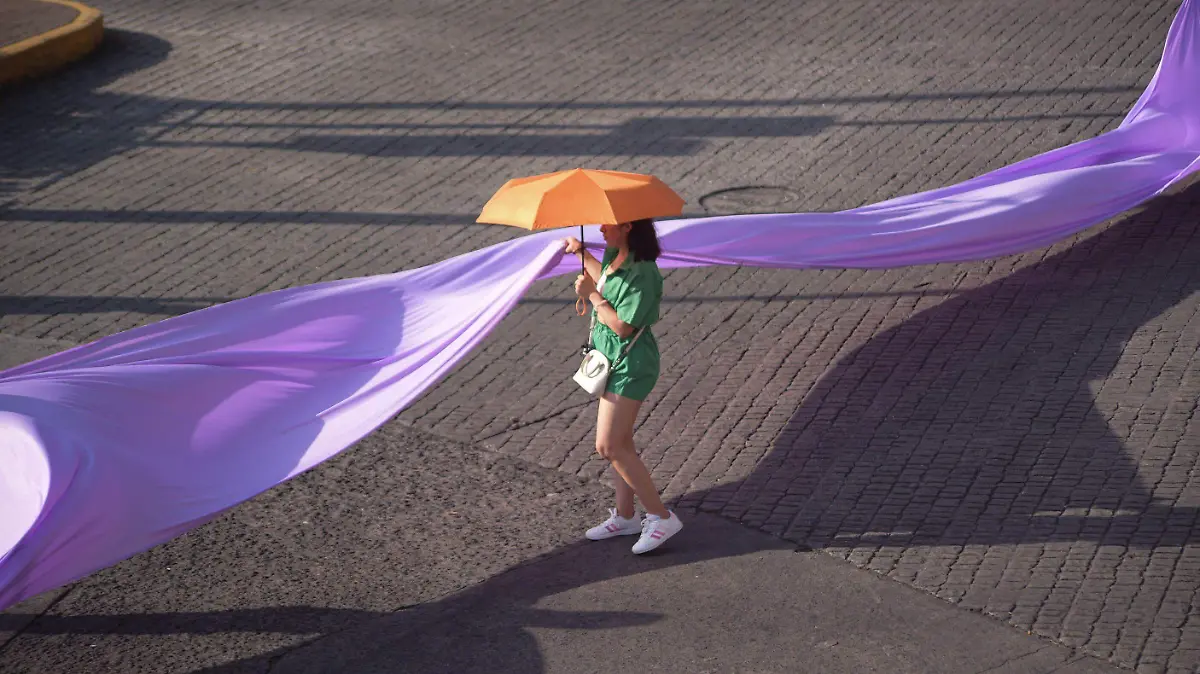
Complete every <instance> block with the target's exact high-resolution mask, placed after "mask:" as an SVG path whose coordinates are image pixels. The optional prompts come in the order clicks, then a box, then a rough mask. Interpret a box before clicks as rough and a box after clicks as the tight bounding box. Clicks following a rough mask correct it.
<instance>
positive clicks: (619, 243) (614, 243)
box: [600, 222, 633, 248]
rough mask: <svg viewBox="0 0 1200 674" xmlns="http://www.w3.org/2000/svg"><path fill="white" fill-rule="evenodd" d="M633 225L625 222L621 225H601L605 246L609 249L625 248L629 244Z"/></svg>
mask: <svg viewBox="0 0 1200 674" xmlns="http://www.w3.org/2000/svg"><path fill="white" fill-rule="evenodd" d="M630 229H633V225H631V224H629V223H628V222H623V223H621V224H619V225H600V233H601V234H603V235H604V244H605V245H606V246H608V247H609V248H623V247H624V246H625V244H627V243H628V242H629V230H630Z"/></svg>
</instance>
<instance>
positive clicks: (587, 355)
mask: <svg viewBox="0 0 1200 674" xmlns="http://www.w3.org/2000/svg"><path fill="white" fill-rule="evenodd" d="M595 327H596V312H595V311H594V310H593V311H592V327H591V329H589V330H588V343H587V346H585V347H583V362H581V363H580V364H579V369H578V370H576V371H575V377H574V379H575V383H576V384H579V385H580V386H581V387H583V390H585V391H587V392H588V393H590V394H592V395H594V396H597V397H599V396H600V395H601V394H603V393H604V388H605V387H606V386H607V385H608V375H609V374H610V373H612V371H613V369H615V368H616V367H617V364H618V363H620V362H621V359H622V358H624V357H625V356H626V355H628V353H629V350H630V349H632V348H633V344H634V342H636V341H637V340H638V337H641V336H642V331H644V330H645V329H646V328H639V329H638V331H637V334H635V335H634V336H633V339H631V340H629V344H626V345H625V349H624V350H623V351H621V355H619V356H617V360H616V361H615V362H613V363H609V362H608V357H606V356H605V355H604V354H602V353H600V352H599V351H597V350H596V349H595V348H593V347H592V337H591V335H592V330H594V329H595Z"/></svg>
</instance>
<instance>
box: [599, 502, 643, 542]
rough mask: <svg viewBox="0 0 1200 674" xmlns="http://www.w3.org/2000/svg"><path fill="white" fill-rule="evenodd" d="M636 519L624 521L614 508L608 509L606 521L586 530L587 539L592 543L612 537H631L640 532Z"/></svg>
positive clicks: (631, 518)
mask: <svg viewBox="0 0 1200 674" xmlns="http://www.w3.org/2000/svg"><path fill="white" fill-rule="evenodd" d="M641 530H642V528H641V526H639V525H638V521H637V518H636V517H630V518H629V519H625V518H624V517H621V516H620V515H618V514H617V509H616V508H609V509H608V519H606V520H604V521H603V522H601V523H600V524H597V525H596V526H594V527H592V528H591V529H588V530H587V537H588V538H589V539H591V540H593V541H602V540H604V539H606V538H612V537H614V536H631V535H633V534H636V533H639V532H641Z"/></svg>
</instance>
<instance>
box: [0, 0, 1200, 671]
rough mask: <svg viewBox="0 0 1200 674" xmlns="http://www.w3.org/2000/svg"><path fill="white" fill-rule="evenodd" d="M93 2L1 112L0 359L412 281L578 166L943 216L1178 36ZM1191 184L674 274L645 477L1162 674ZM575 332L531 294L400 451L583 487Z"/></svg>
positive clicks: (1182, 573)
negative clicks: (73, 60)
mask: <svg viewBox="0 0 1200 674" xmlns="http://www.w3.org/2000/svg"><path fill="white" fill-rule="evenodd" d="M111 5H112V6H111V7H109V6H106V7H105V12H106V22H107V25H108V26H109V27H110V31H109V34H108V43H107V45H106V46H105V47H103V48H102V50H101V52H100V53H99V54H98V55H97V56H95V57H93V58H92V60H91V61H89V62H88V63H87V64H84V65H83V66H81V67H77V68H73V69H71V70H70V71H68V72H66V73H63V74H62V76H60V77H57V78H56V79H54V80H53V81H48V82H44V83H38V84H36V85H31V86H27V87H23V88H22V89H20V90H18V91H16V92H15V93H14V94H13V95H12V96H10V97H9V99H8V100H7V101H6V102H5V112H4V114H5V117H6V125H5V130H4V131H3V132H0V169H2V173H0V332H5V333H9V334H14V335H19V336H23V337H42V338H55V339H65V340H71V341H85V340H89V339H94V338H96V337H99V336H102V335H105V334H111V333H113V332H116V331H119V330H123V329H127V328H130V327H134V326H136V325H140V324H143V323H146V322H148V321H153V320H158V319H161V318H163V317H166V316H170V315H175V314H179V313H183V312H186V311H189V310H192V309H195V308H199V307H202V306H206V305H209V304H211V303H214V302H220V301H225V300H228V299H232V298H236V297H242V296H245V295H249V294H252V293H257V292H262V291H266V290H271V289H276V288H282V287H287V286H294V285H299V284H305V283H312V282H317V281H322V280H328V279H335V278H344V277H350V276H359V275H365V274H376V273H382V272H389V271H395V270H398V269H402V268H411V267H414V266H418V265H422V264H428V263H430V262H434V261H437V260H439V259H442V258H444V257H447V256H449V255H453V254H456V253H461V252H465V251H467V250H471V249H474V248H477V247H479V246H483V245H486V244H489V243H493V242H496V241H500V240H503V239H505V238H507V237H511V236H515V235H517V233H516V232H514V231H512V230H508V229H505V228H500V227H487V226H479V225H473V224H471V223H472V221H473V219H474V217H475V215H476V213H477V212H478V209H479V208H480V207H481V206H482V204H483V203H484V201H486V199H487V197H488V196H489V195H490V194H491V192H492V191H494V190H495V189H496V188H497V187H498V186H499V185H500V184H501V183H502V182H503V181H504V180H505V179H507V178H508V177H511V176H514V175H523V174H529V173H536V172H541V171H550V170H556V169H561V168H568V167H572V166H576V165H586V166H603V167H609V168H615V169H623V170H635V171H644V172H650V173H654V174H656V175H659V176H660V177H662V178H663V179H664V180H666V181H667V182H668V183H669V184H672V185H673V186H675V187H677V189H679V191H680V192H681V193H682V194H683V195H684V196H685V197H686V198H687V199H688V200H689V208H690V210H691V212H692V213H697V214H698V213H702V212H704V211H703V209H702V207H701V206H700V205H699V204H700V198H701V197H702V196H703V195H705V194H707V193H710V192H712V191H715V190H720V189H726V188H731V187H737V186H756V185H765V186H781V187H785V188H787V190H788V193H787V195H786V199H785V200H783V201H781V202H779V203H776V204H774V206H773V208H776V209H778V210H814V211H820V210H836V209H841V208H847V207H852V206H856V205H860V204H863V203H869V202H873V201H877V200H880V199H883V198H887V197H890V196H894V195H897V194H902V193H909V192H913V191H917V190H921V189H928V188H934V187H939V186H943V185H946V184H950V183H952V182H956V181H959V180H962V179H965V178H968V177H971V176H973V175H976V174H978V173H981V172H983V171H986V170H989V169H992V168H997V167H999V166H1003V165H1005V164H1008V163H1011V162H1013V161H1015V160H1017V159H1020V158H1023V157H1027V156H1030V155H1033V154H1036V153H1038V152H1042V151H1045V150H1048V149H1052V148H1054V147H1059V146H1062V145H1065V144H1067V143H1070V142H1074V141H1078V140H1081V139H1084V138H1088V137H1091V136H1094V135H1096V134H1098V133H1101V132H1103V131H1105V130H1107V129H1111V128H1113V127H1114V126H1116V125H1117V124H1118V123H1119V122H1120V120H1121V118H1122V117H1123V115H1124V113H1125V112H1126V111H1127V110H1128V108H1129V107H1130V106H1131V105H1132V103H1133V101H1134V100H1136V98H1137V95H1138V94H1139V93H1140V91H1141V90H1142V88H1143V87H1144V86H1145V84H1146V83H1147V82H1148V81H1149V78H1150V76H1151V75H1152V73H1153V68H1154V66H1155V64H1156V63H1157V60H1158V55H1159V50H1160V48H1161V44H1162V40H1163V38H1164V36H1165V32H1166V28H1167V26H1168V24H1169V22H1170V19H1171V18H1172V16H1173V13H1174V11H1175V10H1176V5H1175V3H1173V2H1158V1H1153V2H1146V3H1120V2H1084V1H1083V0H1076V1H1060V0H1055V1H1053V2H1045V1H1037V2H1035V1H1032V0H1030V1H1014V0H1008V1H1004V2H959V3H949V2H937V3H918V2H896V3H883V2H874V1H868V0H855V1H851V2H833V1H828V2H806V3H787V2H766V1H751V2H742V3H732V2H716V1H712V2H695V1H693V2H682V1H673V2H666V3H653V4H647V3H634V2H624V1H622V2H612V3H580V2H562V3H555V4H552V5H545V6H542V5H538V6H536V7H535V6H534V5H528V4H526V3H517V2H482V1H474V0H464V1H462V2H457V3H454V4H443V3H423V2H417V1H415V0H406V1H405V2H400V3H382V2H376V1H366V0H353V1H351V2H347V3H340V4H338V5H337V6H334V5H330V4H328V3H317V2H313V1H312V0H291V1H289V2H284V3H279V4H275V5H271V6H270V7H267V6H256V5H246V4H243V3H234V2H213V3H203V4H200V3H182V2H176V3H170V4H167V5H163V4H162V3H149V2H144V1H139V0H114V2H112V3H111ZM113 29H115V30H113ZM1198 189H1200V188H1193V187H1187V188H1183V189H1180V190H1178V191H1177V192H1176V193H1175V194H1173V195H1170V196H1167V197H1164V198H1162V199H1160V200H1158V201H1156V202H1154V203H1152V204H1149V205H1147V206H1146V207H1145V208H1143V209H1141V210H1139V211H1137V212H1135V213H1131V214H1129V215H1127V216H1125V217H1123V218H1119V219H1117V220H1116V221H1115V222H1112V223H1108V224H1106V225H1105V226H1103V227H1099V228H1096V229H1094V230H1091V231H1089V232H1087V233H1085V234H1083V235H1081V236H1080V237H1077V238H1076V239H1074V240H1072V241H1067V242H1063V243H1061V244H1059V245H1056V246H1054V247H1052V248H1051V249H1050V250H1043V251H1037V252H1034V253H1030V254H1027V255H1022V256H1017V257H1013V258H1006V259H1003V260H997V261H991V262H986V263H977V264H960V265H936V266H930V267H920V268H910V269H899V270H886V271H861V270H812V271H804V272H794V271H788V272H782V271H772V270H752V269H725V268H719V269H698V270H688V271H677V272H671V273H669V274H668V275H667V283H668V289H667V294H668V299H667V302H666V306H665V312H664V316H663V321H662V323H661V324H660V325H659V327H658V328H657V333H658V335H659V341H660V343H661V344H662V345H663V350H664V363H665V365H666V370H665V372H664V376H663V379H662V381H661V384H660V388H659V389H658V391H657V392H656V393H655V394H654V395H653V396H652V397H651V399H650V400H649V401H648V402H647V404H646V407H645V412H644V417H643V421H642V423H641V425H640V427H639V432H638V437H639V441H640V442H641V443H642V444H643V445H644V449H643V452H644V455H645V457H646V459H647V462H648V463H649V464H650V465H651V467H652V470H653V471H654V473H655V475H656V477H657V478H658V479H659V480H660V481H661V482H662V483H663V484H665V485H667V489H668V492H669V493H670V495H671V496H673V497H676V498H678V499H679V503H680V505H681V507H684V508H699V509H704V510H708V511H713V512H718V513H721V514H723V515H726V516H728V517H731V518H734V519H736V520H738V521H740V522H743V523H745V524H747V525H749V526H753V527H756V528H760V529H763V530H765V531H768V532H771V533H774V534H776V535H779V536H782V537H784V538H786V539H788V540H791V541H795V542H797V543H802V544H804V545H808V546H810V547H813V548H818V549H822V550H825V551H827V552H828V553H829V554H832V555H835V556H837V557H841V558H844V559H846V560H848V561H850V562H851V563H854V564H856V565H859V566H862V567H864V568H867V569H871V570H873V571H876V572H878V573H882V574H886V575H888V576H889V577H892V578H894V579H896V580H897V581H900V582H903V583H908V584H911V585H914V586H916V587H919V588H922V589H924V590H927V591H929V592H931V593H934V594H935V595H937V596H939V597H942V598H944V599H946V600H947V601H951V602H955V603H958V604H960V605H961V606H963V607H965V608H969V609H973V610H980V611H985V612H987V613H989V614H992V615H995V616H997V617H999V618H1000V619H1002V620H1005V621H1007V622H1009V623H1010V624H1012V625H1015V626H1017V627H1020V628H1022V629H1026V630H1029V631H1032V632H1035V633H1037V634H1041V635H1045V636H1048V637H1051V638H1053V639H1055V640H1058V641H1060V642H1062V643H1065V644H1067V645H1070V646H1074V647H1078V648H1080V649H1081V650H1083V651H1084V652H1087V653H1089V654H1093V655H1097V656H1100V657H1104V658H1108V659H1110V660H1112V661H1113V662H1115V663H1117V664H1120V665H1123V666H1126V667H1137V668H1139V669H1140V670H1144V671H1180V672H1183V671H1195V669H1196V668H1197V667H1200V618H1197V616H1198V615H1200V610H1198V606H1200V600H1198V599H1197V596H1196V593H1197V591H1198V590H1200V547H1198V546H1197V545H1196V543H1195V542H1194V541H1193V536H1194V535H1193V532H1194V531H1195V529H1196V521H1195V520H1196V512H1197V510H1196V509H1197V507H1198V506H1200V484H1197V480H1200V477H1196V476H1195V473H1196V471H1195V467H1196V460H1197V453H1200V420H1197V416H1196V413H1195V410H1196V401H1197V398H1198V397H1200V362H1198V361H1197V358H1196V352H1197V350H1198V347H1200V337H1198V336H1200V329H1197V328H1200V317H1198V315H1197V312H1198V310H1200V294H1197V293H1196V290H1197V286H1198V285H1200V232H1198V231H1197V224H1196V222H1195V217H1194V215H1195V213H1196V212H1197V201H1198V199H1200V192H1198V191H1197V190H1198ZM708 203H710V204H711V203H713V202H708ZM571 304H572V300H571V298H570V296H569V289H568V288H567V281H566V280H560V281H555V282H547V283H544V284H540V285H539V286H538V287H537V288H535V289H534V291H533V292H532V293H531V294H530V296H529V297H528V298H527V300H526V301H525V302H524V303H523V304H522V305H521V306H520V307H519V308H518V309H517V311H515V312H514V314H513V315H512V316H511V317H510V318H509V319H507V320H506V321H505V323H504V324H503V325H502V326H501V327H500V328H499V329H498V330H497V332H496V333H495V334H494V335H493V336H492V337H491V338H490V339H489V341H488V342H487V343H486V344H485V346H484V347H483V348H481V349H480V351H479V354H478V355H477V357H475V358H472V359H471V360H469V361H467V362H466V363H465V364H464V365H463V366H462V367H461V368H460V369H459V370H457V371H456V372H455V373H453V374H452V375H451V376H450V377H448V378H447V380H446V381H445V382H444V383H443V384H442V385H440V386H439V387H437V388H435V389H434V390H432V391H431V392H430V393H429V394H428V395H426V396H425V398H423V399H422V400H421V401H419V402H418V403H417V404H416V405H414V406H413V407H412V408H411V409H409V410H407V411H406V412H404V413H403V414H402V417H401V418H402V419H403V420H404V421H406V422H408V423H412V424H414V425H416V426H417V427H419V428H422V429H426V430H430V431H433V432H436V433H440V434H443V435H447V436H452V437H456V438H461V439H467V440H471V441H475V442H478V443H481V444H483V445H486V446H490V447H493V448H495V449H497V450H498V451H501V452H503V453H506V454H510V455H513V456H517V457H520V458H524V459H529V460H533V461H535V462H537V463H540V464H542V465H545V466H549V467H554V468H557V469H560V470H563V471H566V472H569V473H575V474H580V475H584V476H588V477H597V476H600V475H601V474H602V469H603V464H602V463H601V462H600V461H599V460H597V458H595V457H594V455H593V452H592V449H591V437H590V431H591V424H592V414H593V412H592V411H591V409H590V408H588V407H587V402H588V401H587V399H586V397H585V396H584V395H583V394H582V393H581V392H578V391H576V390H575V388H574V385H573V384H572V383H571V382H570V381H569V379H568V375H569V371H570V369H571V367H572V366H573V359H574V354H575V348H576V347H577V346H578V344H579V341H580V338H581V337H582V335H583V334H584V330H585V325H584V324H583V323H582V322H581V321H580V319H576V318H575V317H574V316H573V315H572V312H571V311H570V310H569V309H568V307H569V306H570V305H571ZM385 310H386V307H381V311H385ZM530 373H533V375H532V376H531V374H530Z"/></svg>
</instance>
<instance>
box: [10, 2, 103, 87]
mask: <svg viewBox="0 0 1200 674" xmlns="http://www.w3.org/2000/svg"><path fill="white" fill-rule="evenodd" d="M38 2H49V3H53V4H56V5H66V6H67V7H70V8H72V9H74V10H75V11H77V12H79V16H77V17H75V20H74V21H72V22H71V23H68V24H67V25H65V26H59V27H58V28H55V29H54V30H51V31H47V32H45V33H42V34H41V35H35V36H33V37H31V38H27V39H24V40H21V41H20V42H16V43H14V44H10V45H7V46H4V47H0V84H7V83H9V82H15V81H17V80H23V79H26V78H29V77H34V76H37V75H42V74H44V73H47V72H50V71H51V70H55V69H58V68H61V67H62V66H65V65H66V64H68V63H70V62H72V61H75V60H77V59H80V58H82V57H84V56H87V55H88V54H90V53H91V52H92V50H94V49H95V48H96V47H97V46H99V45H100V40H101V39H102V38H103V37H104V15H102V14H101V13H100V10H97V9H93V8H91V7H88V6H87V5H81V4H79V3H78V2H73V1H72V0H38Z"/></svg>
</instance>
